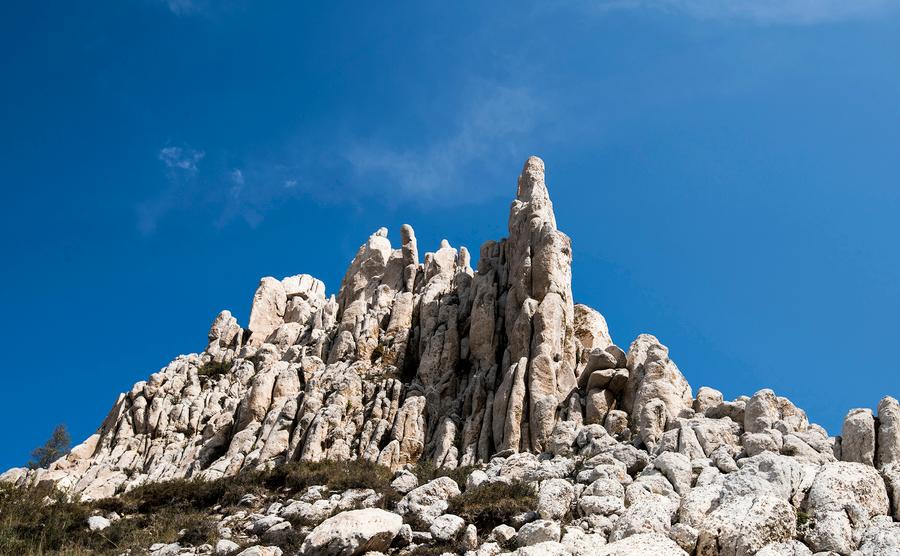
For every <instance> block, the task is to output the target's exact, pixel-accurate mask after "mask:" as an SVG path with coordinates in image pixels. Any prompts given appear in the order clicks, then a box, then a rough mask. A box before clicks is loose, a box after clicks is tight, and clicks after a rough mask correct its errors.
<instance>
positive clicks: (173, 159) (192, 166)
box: [159, 147, 206, 174]
mask: <svg viewBox="0 0 900 556" xmlns="http://www.w3.org/2000/svg"><path fill="white" fill-rule="evenodd" d="M204 156H206V153H205V152H203V151H196V150H194V149H191V148H189V147H187V148H186V147H164V148H162V149H160V151H159V159H160V160H161V161H162V162H163V164H165V165H166V168H168V169H169V170H174V171H176V172H177V171H179V170H184V171H186V172H189V173H191V174H194V173H196V172H197V163H198V162H200V161H201V160H203V157H204Z"/></svg>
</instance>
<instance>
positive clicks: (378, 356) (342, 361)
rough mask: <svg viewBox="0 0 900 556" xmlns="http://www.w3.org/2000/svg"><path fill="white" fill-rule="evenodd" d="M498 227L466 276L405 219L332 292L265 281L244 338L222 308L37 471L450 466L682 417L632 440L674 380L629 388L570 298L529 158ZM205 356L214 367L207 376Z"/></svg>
mask: <svg viewBox="0 0 900 556" xmlns="http://www.w3.org/2000/svg"><path fill="white" fill-rule="evenodd" d="M508 225H509V237H507V238H504V239H500V240H499V241H488V242H486V243H485V244H484V245H482V247H481V250H480V257H479V261H478V270H477V271H473V269H472V268H471V267H470V262H471V257H470V255H469V252H468V250H467V249H466V248H465V247H459V248H456V247H453V246H451V245H450V244H449V242H447V241H446V240H444V241H442V242H441V243H440V245H439V247H438V249H436V250H435V251H433V252H428V253H425V255H424V257H423V258H422V260H421V261H420V259H419V246H418V244H417V241H416V237H415V233H414V231H413V229H412V227H411V226H409V225H403V226H402V227H401V228H400V230H399V232H400V245H399V247H397V248H395V247H393V246H392V245H391V241H390V239H389V238H388V235H389V234H388V230H387V229H386V228H381V229H379V230H377V231H376V232H375V233H373V234H372V235H371V236H370V237H369V238H368V240H367V241H366V242H365V243H364V244H363V245H362V246H361V247H360V248H359V250H358V251H357V253H356V256H355V257H354V258H353V260H352V262H351V263H350V265H349V268H348V269H347V272H346V274H345V276H344V279H343V281H342V283H341V286H340V289H339V291H338V293H337V295H335V296H330V297H328V296H326V294H325V286H324V284H323V283H322V282H321V281H319V280H316V279H315V278H313V277H311V276H308V275H298V276H292V277H288V278H284V279H282V280H278V279H275V278H272V277H267V278H263V279H262V281H261V282H260V284H259V287H258V288H257V290H256V294H255V295H254V298H253V306H252V309H251V312H250V322H249V324H248V327H247V330H246V331H244V330H243V329H241V327H240V325H239V324H238V323H237V322H236V320H235V319H234V318H233V317H232V316H231V314H230V313H227V312H223V313H222V314H220V315H219V316H218V317H217V318H216V321H215V322H214V323H213V326H212V327H211V329H210V332H209V343H208V344H207V349H206V351H205V352H204V353H202V354H200V355H190V356H186V357H181V358H179V359H176V360H175V361H174V362H172V363H171V364H170V365H169V366H168V367H166V368H165V369H163V370H162V371H161V372H159V373H156V374H154V375H153V376H151V378H150V380H149V381H147V382H146V383H138V384H136V385H135V387H134V388H133V389H132V390H131V392H129V393H128V394H125V395H123V397H122V398H121V399H120V400H119V402H118V403H117V404H116V407H115V408H114V410H113V412H111V414H110V417H109V418H108V419H107V421H106V423H105V424H104V426H103V427H102V428H101V430H100V431H98V434H97V435H95V438H94V439H93V441H92V442H94V444H92V445H91V446H90V447H86V448H84V449H82V450H80V451H78V452H77V453H79V454H82V456H83V457H82V459H80V460H78V461H75V462H70V463H69V464H67V466H66V467H65V469H63V468H62V467H59V468H57V469H54V470H51V471H50V472H49V476H50V477H71V478H73V479H72V480H74V481H75V483H77V484H78V485H80V486H78V487H77V490H78V491H79V492H86V493H88V495H89V496H96V495H99V494H104V493H106V492H107V489H109V488H113V489H116V488H121V487H122V484H123V483H125V482H126V481H127V480H129V479H128V478H127V477H126V476H125V475H124V474H123V475H121V476H119V475H114V478H110V477H107V476H106V475H103V473H102V470H103V469H107V468H109V466H113V467H114V468H115V469H132V470H137V471H138V473H144V474H147V475H149V476H151V477H152V478H171V477H180V476H193V475H202V476H205V477H217V476H221V475H223V474H230V473H234V472H237V471H238V470H240V469H244V468H248V467H258V466H265V465H272V464H277V463H279V462H282V461H285V460H292V459H302V460H319V459H325V458H328V459H335V458H337V459H340V458H365V459H369V460H373V461H377V462H379V463H383V464H385V465H389V466H391V467H395V468H396V467H400V466H402V465H404V464H407V463H415V462H416V461H418V460H419V459H421V458H429V459H431V460H433V461H434V462H435V463H436V464H437V465H443V466H449V467H455V466H457V465H465V464H472V463H475V462H479V461H487V460H488V459H490V457H491V456H492V455H494V454H496V453H498V452H519V451H533V452H540V451H544V450H546V449H548V446H549V445H550V440H551V437H552V436H553V434H554V431H555V428H556V427H557V425H558V424H559V423H560V422H562V421H567V422H576V423H577V422H583V421H585V420H586V421H588V422H590V423H597V424H604V425H606V426H607V427H609V428H610V430H613V431H615V434H617V435H625V434H626V431H627V430H628V429H629V427H630V428H631V429H634V430H635V431H636V432H639V433H640V435H641V438H642V439H644V440H645V441H646V442H648V443H652V442H657V441H658V440H659V437H660V435H661V431H662V430H663V429H664V428H665V427H666V426H667V424H668V423H669V422H670V421H672V420H673V419H675V418H676V417H677V415H676V414H677V413H678V412H679V410H680V409H679V408H678V407H674V406H673V407H668V406H666V408H668V411H666V410H665V408H664V409H663V410H662V411H656V410H654V411H656V412H655V413H653V412H650V413H648V415H650V416H651V417H652V419H651V418H650V417H648V418H646V419H644V421H647V423H646V426H645V427H644V429H645V430H642V431H637V429H638V426H639V422H642V421H641V416H642V415H644V413H647V412H646V411H644V410H643V406H644V405H647V403H646V402H647V401H648V398H649V397H652V395H653V393H654V392H661V393H666V392H669V390H672V391H673V392H677V393H678V397H676V398H672V397H671V396H670V397H667V398H665V400H670V398H671V399H678V400H679V404H681V405H684V403H682V401H683V400H682V397H683V396H684V388H683V387H682V386H681V382H680V381H682V380H683V377H680V373H678V371H677V368H676V367H674V364H669V363H668V359H665V361H664V362H660V365H663V368H664V369H666V370H667V372H666V373H663V374H664V376H657V374H654V373H653V372H650V371H647V372H644V371H641V372H639V373H636V374H635V375H634V377H632V378H630V379H629V373H630V371H631V369H630V368H626V362H625V361H626V357H625V354H624V352H623V351H622V350H621V349H619V348H618V347H616V346H615V345H613V344H612V340H611V338H610V337H609V333H608V331H607V329H606V323H605V321H604V319H603V317H602V316H600V315H599V313H597V312H596V311H593V310H592V309H590V308H587V307H584V306H575V305H574V303H573V297H572V274H571V262H572V248H571V241H570V239H569V238H568V236H566V235H565V234H564V233H562V232H561V231H559V230H558V229H557V226H556V218H555V216H554V213H553V204H552V202H551V200H550V195H549V191H548V189H547V185H546V182H545V179H544V163H543V161H541V159H539V158H537V157H531V158H529V159H528V161H527V162H526V163H525V166H524V168H523V169H522V173H521V175H520V176H519V179H518V184H517V190H516V198H515V199H514V200H513V202H512V204H511V207H510V212H509V223H508ZM663 349H664V348H663ZM641 361H643V359H641ZM210 362H216V363H217V364H219V367H216V368H217V369H221V368H222V365H224V366H226V367H227V369H228V370H227V372H224V373H222V372H220V371H216V372H215V373H212V374H211V373H210V372H209V371H208V364H209V363H210ZM644 367H646V365H644ZM644 367H641V369H643V368H644ZM635 368H636V369H637V367H635ZM648 368H649V367H648ZM679 377H680V378H679ZM660 381H662V382H670V383H672V384H675V386H674V387H672V388H669V387H667V386H666V385H665V384H663V385H660V384H657V383H658V382H660ZM626 383H627V386H628V387H627V388H626ZM673 388H674V390H673ZM688 391H689V389H688ZM673 395H674V394H673ZM687 395H688V400H687V405H690V400H689V394H687ZM623 396H624V398H623ZM625 400H628V403H629V404H631V405H633V406H635V407H634V408H631V407H629V408H628V409H627V410H628V413H623V412H622V411H621V410H620V409H619V408H620V407H621V406H622V403H623V402H624V401H625ZM635 400H636V401H635ZM650 401H653V400H650ZM666 403H669V401H667V402H666ZM673 403H674V402H673ZM670 405H671V404H670ZM653 407H655V406H653ZM651 409H652V408H651ZM85 454H88V455H86V456H85ZM124 454H127V456H126V455H124ZM101 475H103V477H106V478H104V479H100V478H98V477H100V476H101ZM90 477H93V478H90Z"/></svg>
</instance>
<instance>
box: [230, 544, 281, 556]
mask: <svg viewBox="0 0 900 556" xmlns="http://www.w3.org/2000/svg"><path fill="white" fill-rule="evenodd" d="M281 555H282V552H281V549H280V548H278V547H277V546H251V547H249V548H245V549H244V550H242V551H241V552H239V553H238V554H237V556H281Z"/></svg>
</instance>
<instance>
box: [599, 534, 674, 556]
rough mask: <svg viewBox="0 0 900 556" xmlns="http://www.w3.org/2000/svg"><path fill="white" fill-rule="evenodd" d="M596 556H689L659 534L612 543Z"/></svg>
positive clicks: (642, 535)
mask: <svg viewBox="0 0 900 556" xmlns="http://www.w3.org/2000/svg"><path fill="white" fill-rule="evenodd" d="M594 554H595V556H650V555H651V554H652V555H653V556H687V552H685V551H684V550H682V549H681V547H679V546H678V544H676V543H675V541H673V540H671V539H669V538H668V537H667V536H665V535H661V534H659V533H639V534H636V535H632V536H630V537H628V538H625V539H622V540H618V541H615V542H611V543H610V544H608V545H606V546H603V547H600V548H598V549H597V550H596V552H594Z"/></svg>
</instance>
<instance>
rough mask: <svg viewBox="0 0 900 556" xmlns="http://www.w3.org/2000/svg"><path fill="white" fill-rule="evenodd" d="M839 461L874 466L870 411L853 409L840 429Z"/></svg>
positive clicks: (872, 429) (873, 430)
mask: <svg viewBox="0 0 900 556" xmlns="http://www.w3.org/2000/svg"><path fill="white" fill-rule="evenodd" d="M841 459H842V460H843V461H853V462H857V463H864V464H866V465H874V464H875V418H874V417H873V416H872V410H870V409H853V410H851V411H850V412H849V413H848V414H847V416H846V417H845V418H844V426H843V428H842V429H841Z"/></svg>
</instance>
